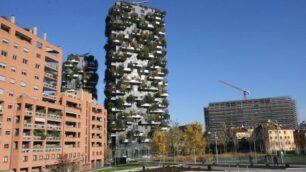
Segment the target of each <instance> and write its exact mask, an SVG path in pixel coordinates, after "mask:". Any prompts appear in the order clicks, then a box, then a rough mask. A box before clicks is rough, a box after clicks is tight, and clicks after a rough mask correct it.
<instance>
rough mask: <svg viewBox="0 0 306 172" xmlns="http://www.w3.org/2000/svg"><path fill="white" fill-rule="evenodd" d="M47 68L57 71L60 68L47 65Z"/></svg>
mask: <svg viewBox="0 0 306 172" xmlns="http://www.w3.org/2000/svg"><path fill="white" fill-rule="evenodd" d="M46 67H48V68H49V69H52V70H55V71H57V70H58V66H57V65H55V64H50V63H46Z"/></svg>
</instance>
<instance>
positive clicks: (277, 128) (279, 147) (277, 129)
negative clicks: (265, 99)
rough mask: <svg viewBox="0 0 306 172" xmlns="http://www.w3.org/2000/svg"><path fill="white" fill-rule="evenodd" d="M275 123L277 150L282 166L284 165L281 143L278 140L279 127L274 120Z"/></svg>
mask: <svg viewBox="0 0 306 172" xmlns="http://www.w3.org/2000/svg"><path fill="white" fill-rule="evenodd" d="M275 123H276V131H277V140H278V149H279V151H280V157H281V162H282V164H283V163H284V160H283V151H281V142H280V139H279V125H278V123H277V120H275Z"/></svg>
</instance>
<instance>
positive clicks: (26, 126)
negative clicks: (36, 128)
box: [23, 123, 32, 128]
mask: <svg viewBox="0 0 306 172" xmlns="http://www.w3.org/2000/svg"><path fill="white" fill-rule="evenodd" d="M23 127H24V128H32V124H29V123H24V124H23Z"/></svg>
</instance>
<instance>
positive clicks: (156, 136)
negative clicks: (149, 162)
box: [152, 129, 169, 156]
mask: <svg viewBox="0 0 306 172" xmlns="http://www.w3.org/2000/svg"><path fill="white" fill-rule="evenodd" d="M168 143H169V139H168V137H167V133H166V132H165V131H161V130H160V129H156V130H155V131H154V133H153V137H152V149H153V151H154V152H155V153H156V154H158V155H159V156H165V155H166V154H167V152H168V148H169V147H168Z"/></svg>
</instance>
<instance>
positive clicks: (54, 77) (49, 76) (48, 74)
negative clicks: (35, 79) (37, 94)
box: [45, 72, 57, 79]
mask: <svg viewBox="0 0 306 172" xmlns="http://www.w3.org/2000/svg"><path fill="white" fill-rule="evenodd" d="M45 77H47V78H51V79H57V78H56V76H55V75H53V74H51V73H47V72H46V73H45Z"/></svg>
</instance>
